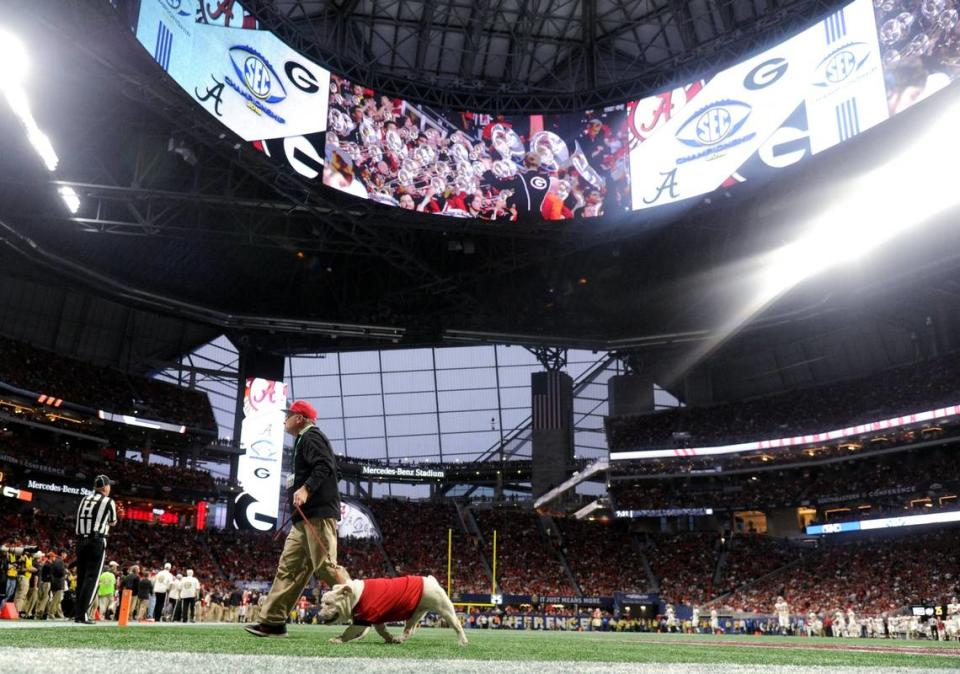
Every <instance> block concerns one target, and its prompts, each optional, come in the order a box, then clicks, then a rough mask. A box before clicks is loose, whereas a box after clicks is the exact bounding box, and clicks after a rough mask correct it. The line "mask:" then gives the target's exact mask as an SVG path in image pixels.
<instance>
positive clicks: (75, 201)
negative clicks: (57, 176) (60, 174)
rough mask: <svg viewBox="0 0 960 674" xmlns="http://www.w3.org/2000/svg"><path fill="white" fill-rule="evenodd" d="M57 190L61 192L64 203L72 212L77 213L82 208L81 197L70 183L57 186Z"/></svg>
mask: <svg viewBox="0 0 960 674" xmlns="http://www.w3.org/2000/svg"><path fill="white" fill-rule="evenodd" d="M57 192H59V193H60V198H61V199H63V203H65V204H66V205H67V208H68V209H70V213H71V214H73V215H76V213H77V211H79V210H80V197H79V196H78V195H77V192H76V190H74V189H73V188H72V187H70V186H69V185H61V186H60V187H59V188H57Z"/></svg>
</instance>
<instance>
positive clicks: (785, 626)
mask: <svg viewBox="0 0 960 674" xmlns="http://www.w3.org/2000/svg"><path fill="white" fill-rule="evenodd" d="M773 610H774V611H776V612H777V629H778V630H779V632H780V634H783V635H786V634H787V632H788V630H789V629H790V605H789V604H787V602H786V600H785V599H784V598H783V597H777V603H776V604H774V605H773Z"/></svg>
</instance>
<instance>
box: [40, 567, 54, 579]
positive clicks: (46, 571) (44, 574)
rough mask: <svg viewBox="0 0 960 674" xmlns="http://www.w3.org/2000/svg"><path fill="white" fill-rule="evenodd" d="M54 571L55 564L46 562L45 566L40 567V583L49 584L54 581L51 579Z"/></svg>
mask: <svg viewBox="0 0 960 674" xmlns="http://www.w3.org/2000/svg"><path fill="white" fill-rule="evenodd" d="M52 571H53V564H51V563H50V562H46V563H45V564H44V565H43V566H41V567H40V582H41V583H49V582H50V581H51V580H53V579H52V578H51V577H50V573H51V572H52Z"/></svg>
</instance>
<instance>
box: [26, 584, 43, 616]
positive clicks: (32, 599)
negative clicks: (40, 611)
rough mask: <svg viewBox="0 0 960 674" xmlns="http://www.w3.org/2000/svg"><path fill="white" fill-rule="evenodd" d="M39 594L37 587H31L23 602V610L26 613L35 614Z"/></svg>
mask: <svg viewBox="0 0 960 674" xmlns="http://www.w3.org/2000/svg"><path fill="white" fill-rule="evenodd" d="M39 596H40V593H39V592H38V591H37V588H36V587H31V588H30V589H29V590H28V591H27V598H26V600H25V601H24V602H23V612H24V614H25V615H33V612H34V611H35V610H36V608H37V599H38V598H39Z"/></svg>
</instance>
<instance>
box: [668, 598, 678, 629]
mask: <svg viewBox="0 0 960 674" xmlns="http://www.w3.org/2000/svg"><path fill="white" fill-rule="evenodd" d="M676 628H677V615H676V613H675V612H674V609H673V604H667V632H673V631H674V630H675V629H676Z"/></svg>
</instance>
